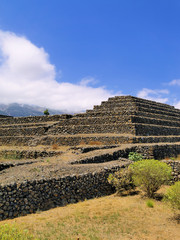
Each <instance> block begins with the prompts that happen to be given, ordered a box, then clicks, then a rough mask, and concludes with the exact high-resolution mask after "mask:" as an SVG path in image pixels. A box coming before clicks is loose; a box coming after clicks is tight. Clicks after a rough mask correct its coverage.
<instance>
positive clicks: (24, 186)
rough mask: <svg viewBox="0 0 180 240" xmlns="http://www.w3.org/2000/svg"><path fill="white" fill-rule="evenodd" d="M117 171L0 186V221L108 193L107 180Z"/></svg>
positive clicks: (109, 186)
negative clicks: (110, 174)
mask: <svg viewBox="0 0 180 240" xmlns="http://www.w3.org/2000/svg"><path fill="white" fill-rule="evenodd" d="M125 166H126V165H124V167H125ZM118 169H119V168H118V167H117V168H114V169H106V170H104V171H101V172H94V173H88V174H86V173H85V174H82V175H77V176H75V175H72V176H65V177H59V178H58V177H57V178H56V179H55V178H53V179H41V180H34V181H24V182H22V183H20V184H17V183H11V184H8V185H3V186H2V185H1V186H0V220H2V219H7V218H14V217H17V216H19V215H26V214H28V213H33V212H36V211H37V210H47V209H50V208H52V207H56V206H63V205H66V204H68V203H75V202H78V201H82V200H85V199H90V198H95V197H100V196H104V195H108V194H111V193H113V191H114V189H113V188H112V186H111V185H110V184H109V183H108V181H107V177H108V175H109V173H112V172H114V171H116V170H118Z"/></svg>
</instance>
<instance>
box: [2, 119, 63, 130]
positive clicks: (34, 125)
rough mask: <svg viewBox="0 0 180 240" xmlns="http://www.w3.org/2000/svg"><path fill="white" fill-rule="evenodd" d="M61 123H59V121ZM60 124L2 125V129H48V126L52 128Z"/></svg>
mask: <svg viewBox="0 0 180 240" xmlns="http://www.w3.org/2000/svg"><path fill="white" fill-rule="evenodd" d="M58 122H59V121H58ZM58 122H47V123H33V124H32V123H29V124H27V123H25V124H7V125H0V129H12V128H13V129H17V128H19V129H23V128H31V127H32V128H33V127H47V126H51V125H53V124H55V123H58Z"/></svg>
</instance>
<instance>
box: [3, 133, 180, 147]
mask: <svg viewBox="0 0 180 240" xmlns="http://www.w3.org/2000/svg"><path fill="white" fill-rule="evenodd" d="M160 142H163V143H166V142H167V143H172V142H180V135H179V136H173V135H172V136H131V135H130V136H128V135H125V136H123V135H122V134H108V135H107V134H82V135H81V134H76V135H48V136H41V137H34V136H1V137H0V146H38V145H48V146H51V145H53V144H57V145H58V146H77V145H82V146H83V145H90V146H100V145H113V144H116V145H120V144H129V143H160Z"/></svg>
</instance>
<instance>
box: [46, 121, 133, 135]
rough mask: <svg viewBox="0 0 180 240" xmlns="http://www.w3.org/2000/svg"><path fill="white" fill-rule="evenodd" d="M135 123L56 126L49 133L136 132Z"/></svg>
mask: <svg viewBox="0 0 180 240" xmlns="http://www.w3.org/2000/svg"><path fill="white" fill-rule="evenodd" d="M134 127H135V125H134V124H131V123H126V124H93V125H72V126H65V125H63V126H59V125H58V126H55V127H54V128H50V129H49V131H48V132H47V134H87V133H126V134H135V128H134Z"/></svg>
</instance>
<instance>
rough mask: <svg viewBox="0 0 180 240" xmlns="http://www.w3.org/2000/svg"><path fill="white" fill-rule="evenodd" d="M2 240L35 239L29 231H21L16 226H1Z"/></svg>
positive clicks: (0, 237) (0, 234) (0, 236)
mask: <svg viewBox="0 0 180 240" xmlns="http://www.w3.org/2000/svg"><path fill="white" fill-rule="evenodd" d="M0 239H1V240H32V239H34V238H33V237H32V236H30V235H29V233H28V231H27V230H20V229H18V228H17V227H15V226H14V225H8V224H5V225H1V226H0Z"/></svg>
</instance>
